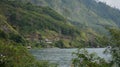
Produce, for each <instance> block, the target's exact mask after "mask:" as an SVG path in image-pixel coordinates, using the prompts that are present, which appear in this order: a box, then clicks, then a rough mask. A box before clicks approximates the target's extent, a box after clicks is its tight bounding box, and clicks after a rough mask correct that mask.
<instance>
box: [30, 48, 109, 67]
mask: <svg viewBox="0 0 120 67" xmlns="http://www.w3.org/2000/svg"><path fill="white" fill-rule="evenodd" d="M86 50H87V51H88V52H89V53H92V52H96V53H97V54H98V56H100V57H102V58H105V60H106V61H108V60H110V58H111V57H110V55H105V54H103V52H104V50H105V48H86ZM30 52H31V53H32V54H33V55H34V56H35V57H36V58H37V59H38V60H47V61H49V62H51V63H57V64H58V67H70V65H71V63H72V61H71V60H72V58H73V55H72V53H73V52H77V48H74V49H59V48H46V49H31V50H30Z"/></svg>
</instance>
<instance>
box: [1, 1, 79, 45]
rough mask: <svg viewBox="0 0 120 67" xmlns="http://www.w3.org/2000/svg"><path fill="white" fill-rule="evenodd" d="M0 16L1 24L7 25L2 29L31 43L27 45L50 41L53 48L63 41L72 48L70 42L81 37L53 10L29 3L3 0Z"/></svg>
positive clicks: (72, 26)
mask: <svg viewBox="0 0 120 67" xmlns="http://www.w3.org/2000/svg"><path fill="white" fill-rule="evenodd" d="M0 16H1V17H0V18H1V23H2V24H5V25H4V26H6V25H7V26H6V28H5V30H4V29H2V28H4V27H3V25H2V24H1V26H2V27H1V29H2V30H3V31H4V32H6V33H11V32H13V33H15V34H18V35H20V36H21V37H22V38H23V39H25V40H26V41H27V42H31V43H30V44H27V45H31V44H32V45H33V46H35V45H36V44H37V43H38V42H39V43H38V44H39V45H41V41H43V42H45V41H46V40H48V41H50V42H52V43H54V45H53V44H52V46H56V45H55V44H56V42H57V41H59V40H62V42H63V41H65V42H63V43H64V44H65V43H66V41H67V45H66V46H64V47H70V45H69V42H70V41H71V40H72V39H76V36H78V37H79V35H80V32H79V31H78V30H77V29H76V28H75V26H74V25H72V24H70V23H69V22H68V21H67V20H66V19H65V18H64V17H63V16H61V15H60V14H58V13H57V12H55V11H54V10H52V9H51V8H49V7H41V6H35V5H33V4H31V3H29V2H26V3H23V2H19V1H10V0H9V1H7V0H3V1H1V2H0ZM3 18H4V19H3ZM9 31H11V32H9ZM38 44H37V45H38ZM64 44H63V45H64ZM43 45H44V44H43Z"/></svg>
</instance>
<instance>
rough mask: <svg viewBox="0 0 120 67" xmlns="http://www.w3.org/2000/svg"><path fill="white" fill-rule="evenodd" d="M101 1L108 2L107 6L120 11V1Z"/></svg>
mask: <svg viewBox="0 0 120 67" xmlns="http://www.w3.org/2000/svg"><path fill="white" fill-rule="evenodd" d="M99 1H102V2H106V4H108V5H111V6H112V7H116V8H119V9H120V0H99Z"/></svg>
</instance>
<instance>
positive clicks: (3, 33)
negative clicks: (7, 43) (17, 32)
mask: <svg viewBox="0 0 120 67" xmlns="http://www.w3.org/2000/svg"><path fill="white" fill-rule="evenodd" d="M7 38H8V35H7V34H6V33H5V32H4V31H2V30H0V39H7Z"/></svg>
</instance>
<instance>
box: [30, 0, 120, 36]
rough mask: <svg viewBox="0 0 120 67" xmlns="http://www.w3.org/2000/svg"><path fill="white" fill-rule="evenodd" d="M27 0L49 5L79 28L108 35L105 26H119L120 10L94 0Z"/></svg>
mask: <svg viewBox="0 0 120 67" xmlns="http://www.w3.org/2000/svg"><path fill="white" fill-rule="evenodd" d="M29 1H31V2H32V3H34V4H37V5H42V6H50V7H51V8H53V9H54V10H56V11H57V12H59V13H60V14H62V15H63V16H65V17H66V18H67V19H68V20H69V21H70V22H71V23H72V24H74V25H76V26H77V27H78V28H79V29H84V28H92V30H94V31H96V32H98V33H100V34H102V35H109V31H108V30H107V29H106V27H116V28H118V27H120V23H119V21H120V20H119V18H120V11H119V10H117V9H115V8H111V7H110V6H107V5H106V4H104V3H101V2H99V3H97V2H96V1H95V0H29Z"/></svg>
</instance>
